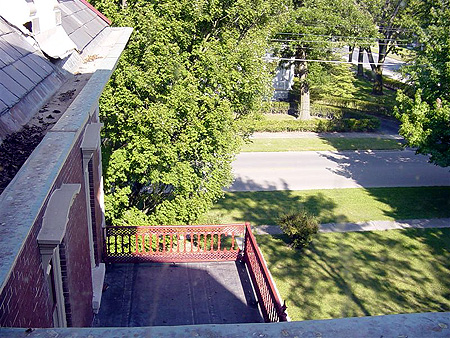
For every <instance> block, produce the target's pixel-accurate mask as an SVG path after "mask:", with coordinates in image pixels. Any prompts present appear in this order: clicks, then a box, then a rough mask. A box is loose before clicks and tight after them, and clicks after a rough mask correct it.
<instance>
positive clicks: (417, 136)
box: [397, 0, 450, 167]
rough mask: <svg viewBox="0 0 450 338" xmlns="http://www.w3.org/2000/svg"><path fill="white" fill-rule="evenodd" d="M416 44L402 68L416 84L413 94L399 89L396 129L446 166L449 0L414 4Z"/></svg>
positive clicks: (449, 159) (449, 158)
mask: <svg viewBox="0 0 450 338" xmlns="http://www.w3.org/2000/svg"><path fill="white" fill-rule="evenodd" d="M413 10H414V14H415V15H414V18H415V23H414V24H415V27H414V28H415V29H414V35H415V36H416V37H417V40H418V42H419V43H418V45H417V47H416V48H415V49H416V55H417V56H416V57H415V59H414V60H413V63H412V65H410V66H409V67H407V69H406V72H407V73H408V75H409V76H410V79H411V84H412V85H413V86H414V88H416V92H415V95H414V97H412V98H411V97H408V96H407V95H405V94H404V93H402V92H400V93H399V95H398V98H397V100H398V102H399V105H398V107H397V116H398V118H399V119H400V120H401V122H402V126H401V128H400V133H401V134H402V135H403V136H404V137H405V138H406V140H407V141H408V144H409V145H410V146H413V147H417V152H418V153H422V154H428V155H430V162H432V163H435V164H437V165H439V166H442V167H448V166H450V4H449V1H448V0H443V1H442V0H426V1H422V2H420V3H418V4H417V5H416V6H415V7H414V8H413Z"/></svg>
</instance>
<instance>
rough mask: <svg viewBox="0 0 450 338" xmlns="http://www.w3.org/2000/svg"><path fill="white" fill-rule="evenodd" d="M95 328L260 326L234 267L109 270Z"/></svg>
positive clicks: (242, 273)
mask: <svg viewBox="0 0 450 338" xmlns="http://www.w3.org/2000/svg"><path fill="white" fill-rule="evenodd" d="M105 283H107V285H108V288H107V289H106V290H105V291H104V292H103V296H102V302H101V307H100V311H99V313H98V315H96V317H95V319H94V326H96V327H118V326H165V325H170V326H172V325H193V324H231V323H259V322H263V319H262V317H261V314H260V312H259V309H258V306H257V302H256V300H255V296H254V292H253V289H252V285H251V283H250V277H249V275H248V273H247V270H246V268H245V265H244V264H243V263H238V262H208V263H177V264H156V263H155V264H153V263H140V264H112V265H111V266H109V267H108V268H107V271H106V277H105Z"/></svg>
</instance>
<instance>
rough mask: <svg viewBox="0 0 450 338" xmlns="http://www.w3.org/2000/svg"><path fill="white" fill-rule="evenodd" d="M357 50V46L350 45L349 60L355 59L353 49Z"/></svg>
mask: <svg viewBox="0 0 450 338" xmlns="http://www.w3.org/2000/svg"><path fill="white" fill-rule="evenodd" d="M354 50H355V46H348V62H352V61H353V51H354Z"/></svg>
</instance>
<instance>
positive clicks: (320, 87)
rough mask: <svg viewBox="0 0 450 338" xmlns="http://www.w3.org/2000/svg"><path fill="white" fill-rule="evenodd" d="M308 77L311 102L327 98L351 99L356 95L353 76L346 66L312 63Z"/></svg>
mask: <svg viewBox="0 0 450 338" xmlns="http://www.w3.org/2000/svg"><path fill="white" fill-rule="evenodd" d="M309 76H310V78H309V79H310V80H309V81H310V85H311V99H312V100H313V101H316V100H320V99H322V98H324V97H327V96H336V97H340V98H344V99H352V98H354V96H355V94H356V93H357V88H356V87H355V84H354V82H355V76H354V74H353V72H352V71H351V69H350V67H349V66H348V65H345V64H333V63H318V62H316V63H314V62H313V63H311V65H310V66H309Z"/></svg>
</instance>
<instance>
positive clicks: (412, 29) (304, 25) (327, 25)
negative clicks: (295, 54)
mask: <svg viewBox="0 0 450 338" xmlns="http://www.w3.org/2000/svg"><path fill="white" fill-rule="evenodd" d="M322 22H324V23H325V24H326V25H324V26H317V25H307V24H303V25H302V26H303V27H311V28H338V27H344V28H363V29H366V28H367V26H356V25H355V26H344V25H336V26H331V25H329V24H328V23H327V22H325V21H322ZM376 28H377V29H378V30H380V29H381V30H382V31H387V32H389V31H394V32H398V31H403V32H409V31H415V29H414V28H400V27H394V28H387V27H386V28H383V27H379V26H376ZM294 34H296V33H294Z"/></svg>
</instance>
